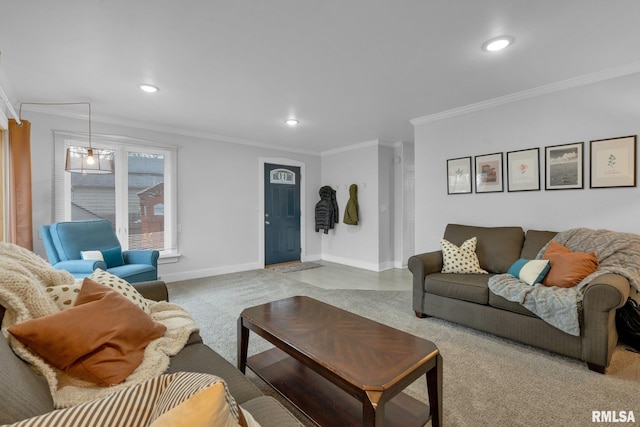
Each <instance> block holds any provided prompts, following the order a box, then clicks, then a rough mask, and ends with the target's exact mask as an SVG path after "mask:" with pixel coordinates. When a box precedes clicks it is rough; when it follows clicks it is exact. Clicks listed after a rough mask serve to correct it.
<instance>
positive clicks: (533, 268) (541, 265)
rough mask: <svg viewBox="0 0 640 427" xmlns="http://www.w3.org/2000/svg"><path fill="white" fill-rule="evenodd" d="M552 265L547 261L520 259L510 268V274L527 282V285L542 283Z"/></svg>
mask: <svg viewBox="0 0 640 427" xmlns="http://www.w3.org/2000/svg"><path fill="white" fill-rule="evenodd" d="M550 268H551V263H550V262H549V260H547V259H534V260H528V259H524V258H520V259H519V260H517V261H516V262H514V263H513V264H512V265H511V267H509V271H507V273H508V274H511V275H513V276H515V277H517V278H518V279H520V280H522V281H523V282H525V283H526V284H527V285H531V286H533V285H535V284H536V283H540V282H541V281H542V279H543V278H544V276H546V275H547V273H548V272H549V269H550Z"/></svg>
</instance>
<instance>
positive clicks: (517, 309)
mask: <svg viewBox="0 0 640 427" xmlns="http://www.w3.org/2000/svg"><path fill="white" fill-rule="evenodd" d="M489 305H490V306H491V307H495V308H499V309H501V310H507V311H511V312H513V313H518V314H524V315H525V316H529V317H536V318H537V317H538V316H536V315H535V314H533V313H532V312H531V311H529V310H527V309H526V308H524V307H523V306H522V304H520V303H518V302H514V301H509V300H508V299H505V298H503V297H501V296H500V295H496V294H494V293H493V292H491V291H489Z"/></svg>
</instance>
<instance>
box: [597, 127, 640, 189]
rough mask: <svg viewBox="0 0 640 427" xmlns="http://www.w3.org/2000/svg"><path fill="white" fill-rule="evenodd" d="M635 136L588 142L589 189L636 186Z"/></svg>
mask: <svg viewBox="0 0 640 427" xmlns="http://www.w3.org/2000/svg"><path fill="white" fill-rule="evenodd" d="M636 139H637V135H632V136H622V137H619V138H609V139H598V140H595V141H591V142H590V153H589V154H590V160H591V168H590V174H589V175H590V179H589V188H613V187H635V186H636Z"/></svg>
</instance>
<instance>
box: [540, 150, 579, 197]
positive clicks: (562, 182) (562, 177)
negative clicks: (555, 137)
mask: <svg viewBox="0 0 640 427" xmlns="http://www.w3.org/2000/svg"><path fill="white" fill-rule="evenodd" d="M544 151H545V156H544V157H545V186H544V188H545V190H570V189H581V188H584V142H575V143H572V144H561V145H550V146H547V147H545V148H544Z"/></svg>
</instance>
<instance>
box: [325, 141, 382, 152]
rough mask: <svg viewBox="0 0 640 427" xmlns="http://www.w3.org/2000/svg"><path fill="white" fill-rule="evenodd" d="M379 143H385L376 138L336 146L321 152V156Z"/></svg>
mask: <svg viewBox="0 0 640 427" xmlns="http://www.w3.org/2000/svg"><path fill="white" fill-rule="evenodd" d="M378 145H384V144H383V143H382V142H381V141H380V140H378V139H374V140H371V141H365V142H359V143H357V144H351V145H347V146H344V147H338V148H334V149H333V150H327V151H323V152H321V153H320V155H321V156H331V155H333V154H338V153H344V152H345V151H351V150H359V149H361V148H365V147H373V146H378Z"/></svg>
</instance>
